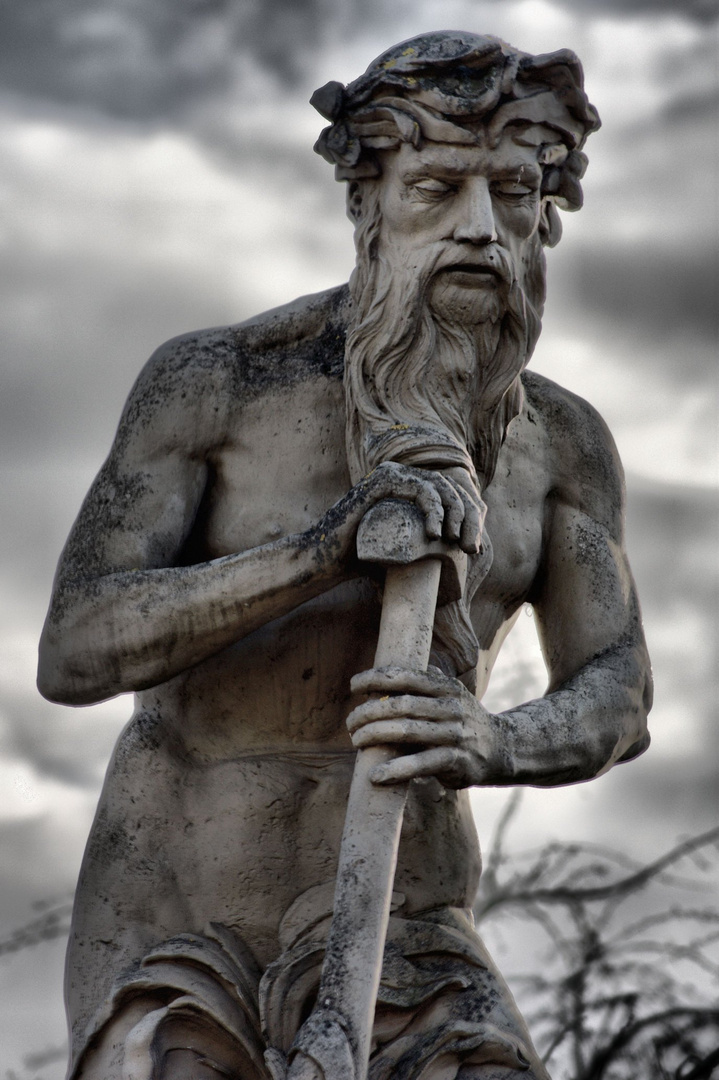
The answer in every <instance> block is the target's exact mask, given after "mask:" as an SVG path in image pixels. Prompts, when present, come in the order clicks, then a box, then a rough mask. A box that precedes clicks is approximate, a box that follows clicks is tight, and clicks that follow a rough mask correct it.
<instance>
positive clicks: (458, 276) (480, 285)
mask: <svg viewBox="0 0 719 1080" xmlns="http://www.w3.org/2000/svg"><path fill="white" fill-rule="evenodd" d="M437 276H438V277H441V278H449V279H450V280H451V282H452V284H453V285H459V286H461V287H463V288H467V289H487V288H489V289H495V288H497V286H498V285H499V284H500V283H501V281H502V276H501V274H500V273H499V271H498V270H497V269H495V267H493V266H489V265H488V264H487V263H469V262H467V263H454V264H453V265H452V266H445V267H443V268H442V269H441V270H440V271H439V274H438V275H437Z"/></svg>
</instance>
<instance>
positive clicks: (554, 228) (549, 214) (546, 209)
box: [539, 198, 562, 248]
mask: <svg viewBox="0 0 719 1080" xmlns="http://www.w3.org/2000/svg"><path fill="white" fill-rule="evenodd" d="M561 238H562V219H561V218H560V216H559V211H558V210H557V208H556V206H555V205H554V200H553V199H549V198H544V199H542V209H541V213H540V218H539V239H540V240H541V241H542V244H543V245H544V247H550V248H553V247H556V245H557V244H558V243H559V241H560V240H561Z"/></svg>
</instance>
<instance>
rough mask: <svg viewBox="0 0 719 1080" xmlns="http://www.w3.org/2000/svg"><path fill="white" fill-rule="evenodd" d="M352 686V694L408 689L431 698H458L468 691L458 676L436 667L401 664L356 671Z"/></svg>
mask: <svg viewBox="0 0 719 1080" xmlns="http://www.w3.org/2000/svg"><path fill="white" fill-rule="evenodd" d="M350 688H351V690H352V693H353V694H402V693H409V694H422V695H424V696H425V697H430V698H432V697H435V698H440V697H453V698H458V697H461V696H462V695H463V693H466V689H465V687H464V686H463V685H462V683H460V682H459V680H458V679H453V678H452V677H451V676H450V675H445V674H444V672H443V671H440V670H439V668H436V667H431V668H428V670H427V671H419V670H412V669H409V668H400V667H386V668H370V669H369V670H368V671H361V672H359V674H357V675H354V676H353V677H352V681H351V683H350Z"/></svg>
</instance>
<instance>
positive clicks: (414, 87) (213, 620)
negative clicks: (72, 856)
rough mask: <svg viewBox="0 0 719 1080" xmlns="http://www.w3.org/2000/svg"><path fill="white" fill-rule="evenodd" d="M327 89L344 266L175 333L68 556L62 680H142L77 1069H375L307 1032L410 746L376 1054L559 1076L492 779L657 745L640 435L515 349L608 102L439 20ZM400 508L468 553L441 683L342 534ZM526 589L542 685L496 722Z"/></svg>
mask: <svg viewBox="0 0 719 1080" xmlns="http://www.w3.org/2000/svg"><path fill="white" fill-rule="evenodd" d="M313 104H314V105H315V106H316V107H317V109H318V110H319V111H320V112H321V113H322V114H323V115H324V116H325V117H326V118H327V119H328V120H329V121H330V125H329V126H328V127H327V128H326V129H325V130H324V131H323V132H322V135H321V136H320V139H319V142H318V144H317V147H316V149H317V150H318V152H319V153H321V154H322V155H323V157H325V158H326V159H327V160H328V161H330V162H332V163H333V164H334V165H335V168H336V175H337V178H338V179H339V180H342V181H345V182H346V183H347V205H348V213H349V216H350V218H351V220H352V221H353V222H354V225H355V240H356V248H357V264H356V269H355V271H354V273H353V275H352V279H351V281H350V283H349V286H342V287H340V288H337V289H332V290H329V291H328V292H326V293H322V294H319V295H317V296H311V297H304V298H302V299H300V300H298V301H295V302H294V303H293V304H290V305H287V306H286V307H284V308H279V309H276V310H274V311H271V312H268V313H266V314H264V315H261V316H259V317H258V318H256V319H253V320H250V321H248V322H246V323H243V324H240V325H238V326H232V327H222V328H219V329H214V330H209V331H203V332H201V333H198V334H191V335H185V336H184V337H181V338H177V339H174V340H173V341H171V342H169V343H168V344H167V345H165V346H163V347H161V348H160V349H159V350H158V351H157V353H156V354H155V355H154V356H153V357H152V358H151V360H150V361H149V363H148V365H147V367H146V368H145V369H144V371H143V373H142V375H141V376H140V378H139V380H138V382H137V384H136V386H135V388H134V390H133V392H132V395H131V397H130V400H129V402H128V406H127V408H126V410H125V413H124V415H123V418H122V420H121V423H120V428H119V431H118V435H117V439H116V442H115V445H114V447H113V449H112V451H111V454H110V456H109V458H108V460H107V462H106V463H105V465H104V466H103V468H102V470H101V472H100V474H99V476H98V478H97V480H96V481H95V484H94V485H93V488H92V489H91V491H90V493H89V495H88V497H87V499H86V501H85V504H84V506H83V508H82V510H81V512H80V516H79V518H78V521H77V523H76V525H75V527H74V529H73V533H72V534H71V536H70V539H69V541H68V544H67V546H66V548H65V551H64V553H63V556H62V560H61V563H60V567H59V570H58V575H57V579H56V582H55V591H54V596H53V601H52V605H51V608H50V612H49V614H48V619H47V623H46V627H45V631H44V634H43V641H42V645H41V661H40V676H39V682H40V687H41V689H42V691H43V693H44V694H45V695H46V696H47V697H49V698H51V699H52V700H55V701H62V702H65V703H68V704H84V703H88V702H92V701H98V700H102V699H104V698H107V697H110V696H112V695H114V694H117V693H121V692H126V691H134V692H135V693H136V695H137V697H136V701H137V704H136V709H135V713H134V715H133V718H132V719H131V720H130V722H129V724H128V726H127V728H126V729H125V731H124V732H123V733H122V735H121V736H120V740H119V742H118V746H117V749H116V752H115V756H114V758H113V761H112V762H111V764H110V767H109V770H108V775H107V779H106V783H105V787H104V790H103V794H102V797H101V802H100V807H99V810H98V815H97V818H96V821H95V824H94V826H93V831H92V835H91V837H90V841H89V844H88V849H87V853H86V857H85V862H84V865H83V869H82V873H81V878H80V884H79V888H78V895H77V901H76V907H75V913H74V918H73V931H72V936H71V942H70V948H69V954H68V966H67V1003H68V1012H69V1017H70V1022H71V1025H72V1031H73V1043H72V1057H71V1064H70V1071H69V1074H68V1077H69V1080H130V1078H132V1080H141V1078H142V1080H190V1078H191V1080H203V1078H206V1080H217V1077H218V1076H224V1077H230V1078H233V1080H270V1078H271V1077H272V1078H274V1080H277V1078H280V1077H284V1076H285V1075H287V1073H288V1069H289V1071H290V1073H291V1075H292V1077H293V1078H294V1077H299V1076H300V1075H302V1076H305V1075H306V1076H308V1077H309V1076H312V1077H315V1078H317V1077H320V1078H322V1080H350V1078H352V1077H354V1078H355V1080H361V1077H360V1074H359V1073H358V1072H357V1071H356V1063H355V1062H353V1060H351V1058H348V1059H347V1064H346V1067H344V1066H342V1067H341V1068H340V1067H338V1066H337V1065H336V1062H337V1060H339V1059H338V1058H337V1057H336V1053H335V1052H336V1047H335V1048H334V1050H332V1048H330V1049H327V1048H328V1046H329V1042H328V1040H330V1035H329V1034H327V1031H328V1030H329V1029H327V1030H326V1031H324V1035H323V1031H322V1030H320V1028H319V1027H318V1025H317V1024H315V1028H314V1043H312V1044H311V1045H310V1044H309V1043H308V1042H307V1039H306V1038H305V1036H304V1035H303V1034H302V1033H303V1032H306V1030H307V1027H306V1025H307V1024H308V1023H310V1021H311V1017H312V1016H313V1015H315V1014H314V1013H313V1009H314V1008H315V1005H316V999H317V994H318V987H319V985H320V970H321V967H322V962H323V956H324V954H325V945H326V941H327V934H328V928H329V927H330V922H331V919H332V913H333V893H334V883H335V876H336V874H337V864H338V856H339V854H340V844H341V837H342V826H343V820H344V814H345V807H346V805H347V798H348V792H349V789H350V782H351V777H352V771H353V767H354V762H355V757H356V755H357V751H358V749H359V750H362V749H365V748H368V747H391V748H393V749H394V751H396V753H395V755H394V756H392V757H391V758H390V759H389V760H388V761H387V762H386V763H385V764H383V765H382V766H381V767H380V768H378V769H377V770H375V772H374V774H373V775H372V783H373V784H375V785H376V786H377V787H382V786H385V787H392V785H397V784H400V783H402V784H408V785H409V787H408V791H409V794H408V800H407V807H406V810H405V817H404V825H403V829H402V835H401V840H400V844H399V856H398V862H397V869H396V874H395V878H394V892H393V894H392V901H391V912H390V915H389V923H388V927H387V938H386V946H385V951H384V962H383V964H382V965H381V975H380V974H379V973H378V979H379V989H378V992H377V999H376V1008H375V1013H374V1027H373V1030H372V1033H371V1040H370V1058H369V1065H368V1072H367V1076H368V1077H369V1078H370V1080H393V1078H396V1080H440V1078H441V1080H472V1078H476V1080H500V1078H502V1080H504V1078H507V1080H509V1078H511V1077H517V1078H519V1077H520V1076H521V1077H524V1078H526V1080H548V1073H547V1071H546V1068H545V1066H544V1065H543V1064H542V1062H541V1060H540V1058H539V1056H538V1054H537V1051H536V1050H535V1048H534V1046H533V1045H532V1041H531V1038H530V1035H529V1032H528V1031H527V1028H526V1025H525V1024H524V1021H523V1020H522V1018H521V1016H520V1014H519V1012H518V1010H517V1007H516V1005H515V1003H514V1001H513V998H512V996H511V993H510V991H509V989H508V987H507V986H506V984H505V983H504V981H503V979H502V977H501V975H500V974H499V972H498V971H497V969H496V967H495V965H494V963H493V962H492V960H491V958H490V957H489V955H488V953H487V950H486V948H485V946H484V945H483V943H482V942H481V940H480V939H479V937H478V936H477V934H476V932H475V930H474V927H473V922H472V913H471V908H472V903H473V900H474V897H475V894H476V889H477V885H478V881H479V875H480V869H481V860H480V855H479V848H478V844H477V837H476V831H475V828H474V824H473V821H472V816H471V812H470V807H469V798H468V791H469V788H470V787H472V786H476V785H479V786H503V785H516V784H529V785H535V786H554V785H561V784H567V783H575V782H579V781H584V780H588V779H591V778H592V777H594V776H596V775H598V774H600V773H602V772H605V771H606V770H607V769H609V768H611V767H612V766H613V765H614V764H615V763H617V762H620V761H627V760H629V759H631V758H633V757H636V756H637V755H638V754H639V753H641V752H642V751H643V750H644V749H645V748H646V746H647V745H648V741H649V737H648V735H647V731H646V715H647V712H648V709H649V707H650V704H651V676H650V669H649V662H648V658H647V654H646V648H645V644H644V638H643V634H642V629H641V620H640V617H639V608H638V602H637V598H636V593H635V589H634V585H633V582H632V578H631V573H630V571H629V567H628V564H627V559H626V554H625V550H624V541H623V482H622V474H621V466H620V463H619V460H618V457H617V454H616V450H615V448H614V445H613V443H612V440H611V437H610V435H609V433H608V431H607V430H606V427H605V426H604V424H603V422H602V421H601V419H600V418H599V417H598V415H597V414H596V412H595V411H594V410H593V409H592V408H591V406H589V405H587V403H586V402H583V401H582V400H581V399H579V398H577V397H576V396H575V395H573V394H572V393H570V392H569V391H567V390H564V389H562V388H560V387H558V386H556V385H555V384H553V383H551V382H550V381H549V380H547V379H544V378H542V377H541V376H539V375H532V374H530V373H529V372H527V371H525V367H526V365H527V362H528V360H529V359H530V357H531V354H532V350H533V348H534V346H535V343H536V341H537V337H538V335H539V331H540V320H541V316H542V308H543V303H544V296H545V262H544V248H545V247H551V246H553V245H554V244H556V243H557V241H558V240H559V237H560V231H561V229H560V222H559V215H558V212H557V208H558V207H559V208H561V209H564V210H576V209H578V208H579V207H580V206H581V201H582V195H581V187H580V180H581V177H582V175H583V173H584V169H585V166H586V158H585V156H584V154H583V152H582V147H583V145H584V142H585V140H586V138H587V136H588V135H589V134H590V133H591V132H592V131H594V130H596V129H597V127H598V126H599V120H598V118H597V114H596V112H595V110H594V109H593V108H592V106H591V105H590V104H589V103H588V101H587V97H586V95H585V93H584V90H583V78H582V70H581V66H580V64H579V62H578V60H577V58H576V57H575V56H574V54H573V53H571V52H569V51H566V50H563V51H560V52H555V53H550V54H547V55H544V56H530V55H528V54H526V53H522V52H519V51H518V50H516V49H514V48H512V47H511V46H509V45H507V44H506V43H505V42H502V41H500V40H499V39H497V38H494V37H489V36H479V35H475V34H469V33H456V32H447V33H432V34H425V35H422V36H420V37H417V38H414V39H412V40H410V41H406V42H402V43H401V44H400V45H397V46H395V47H394V48H392V49H390V50H389V51H388V52H386V53H384V54H383V55H382V56H380V57H379V58H378V59H377V60H375V61H374V62H373V63H372V64H370V66H369V68H368V69H367V71H366V72H365V74H364V75H362V76H361V77H360V78H359V79H357V80H356V81H355V82H353V83H350V84H349V85H348V86H347V87H344V86H342V85H341V84H339V83H329V84H327V85H326V86H324V87H323V88H322V89H321V90H319V91H317V93H316V94H315V95H314V97H313ZM387 499H392V500H400V501H408V502H410V503H414V504H415V505H416V506H417V507H418V508H419V510H420V511H421V512H422V515H423V516H424V517H423V520H424V525H423V528H424V529H425V532H426V540H427V542H428V543H429V542H433V541H435V540H437V541H442V542H444V543H445V544H446V545H449V546H450V547H453V548H454V549H456V548H460V549H461V550H462V551H464V552H465V553H466V554H467V556H468V559H469V570H468V573H467V577H466V584H465V585H464V590H463V592H462V595H461V596H460V597H459V598H458V599H457V598H455V599H454V601H453V602H451V603H448V604H445V605H444V606H442V607H439V608H438V609H437V613H436V616H435V619H434V625H433V639H432V646H431V656H430V667H429V668H428V670H426V671H425V670H417V669H405V668H402V667H390V668H386V667H385V668H381V667H378V668H374V667H373V666H372V657H373V653H374V645H375V642H376V639H377V633H378V627H379V621H380V612H381V605H382V578H381V574H380V575H378V572H377V570H376V568H374V567H372V566H370V565H368V564H367V563H363V562H361V561H360V560H359V559H358V557H357V551H356V545H355V540H356V535H357V530H358V527H359V526H360V523H361V522H362V520H363V519H364V517H365V515H366V514H367V512H368V511H369V510H370V509H371V508H373V507H374V506H375V505H377V504H379V503H381V502H383V501H384V500H387ZM525 603H531V604H532V605H533V607H534V611H535V616H536V620H537V625H538V631H539V634H540V639H541V642H542V645H543V650H544V654H545V657H546V662H547V668H548V674H549V685H548V689H547V692H546V694H545V695H544V696H543V697H542V698H538V699H536V700H533V701H530V702H526V703H524V704H522V705H519V706H517V707H516V708H513V709H510V710H508V711H507V712H504V713H501V714H492V713H489V712H488V711H487V710H486V709H485V708H484V707H483V706H482V704H481V697H482V695H483V693H484V691H485V689H486V687H487V683H488V680H489V676H490V673H491V670H492V666H493V664H494V661H495V659H496V657H497V654H498V652H499V649H500V648H501V645H502V642H503V641H504V639H505V637H506V635H507V633H508V632H509V630H510V629H511V626H512V625H513V623H514V620H515V619H516V617H517V614H518V612H519V611H520V610H521V608H522V606H523V605H524V604H525ZM429 625H430V628H431V619H430V624H429ZM319 1006H320V1007H322V1006H323V1003H322V1002H319ZM308 1017H310V1021H308ZM303 1025H304V1026H303ZM298 1033H299V1034H298ZM323 1038H324V1039H325V1042H324V1043H323V1041H322V1040H323ZM303 1039H304V1041H303ZM323 1047H324V1048H323ZM330 1050H332V1052H331V1053H330ZM332 1053H335V1057H334V1058H333V1057H332ZM302 1055H304V1057H303V1056H302ZM328 1055H329V1056H328ZM330 1060H331V1061H334V1062H335V1064H334V1065H328V1064H327V1062H328V1061H330ZM302 1069H305V1072H302V1071H301V1070H302ZM293 1070H294V1071H293ZM307 1070H309V1071H307Z"/></svg>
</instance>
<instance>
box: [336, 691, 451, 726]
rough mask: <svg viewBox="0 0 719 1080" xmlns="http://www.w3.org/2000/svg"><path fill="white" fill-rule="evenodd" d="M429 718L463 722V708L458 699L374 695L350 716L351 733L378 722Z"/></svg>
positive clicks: (348, 718) (348, 723) (436, 723)
mask: <svg viewBox="0 0 719 1080" xmlns="http://www.w3.org/2000/svg"><path fill="white" fill-rule="evenodd" d="M403 719H411V720H428V721H430V722H431V723H433V724H435V725H440V724H445V723H449V722H453V723H461V722H462V712H461V707H460V705H459V703H458V702H457V700H456V699H455V698H445V699H441V698H425V697H415V696H412V695H409V694H399V695H398V696H397V697H388V696H387V697H385V696H383V697H380V698H372V699H371V700H370V701H365V702H363V703H362V704H361V705H358V706H357V707H356V708H355V709H353V710H352V712H351V713H350V714H349V716H348V717H347V729H348V731H349V733H350V735H352V734H354V732H355V731H357V730H359V728H361V727H364V726H365V725H367V724H372V723H375V721H385V720H403Z"/></svg>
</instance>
